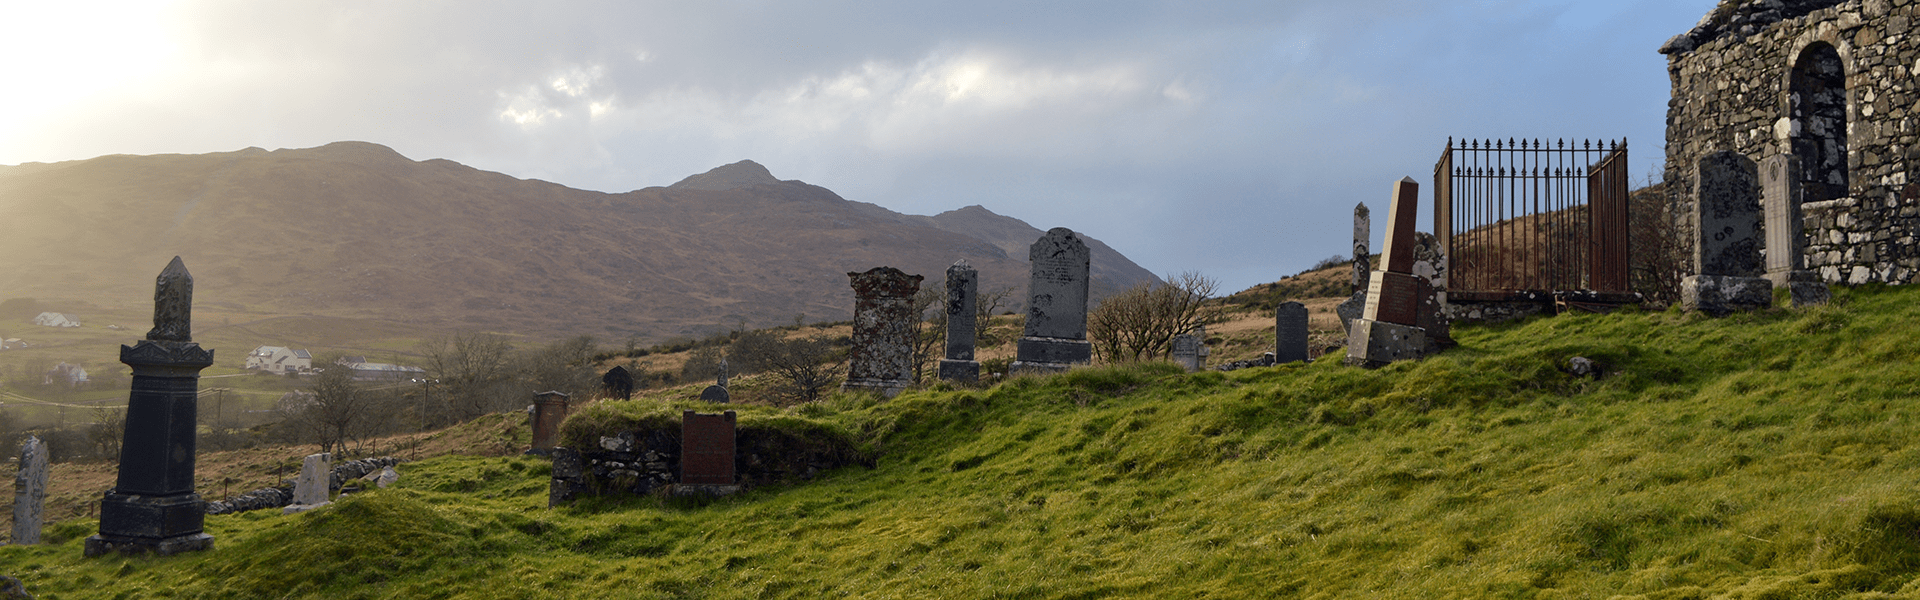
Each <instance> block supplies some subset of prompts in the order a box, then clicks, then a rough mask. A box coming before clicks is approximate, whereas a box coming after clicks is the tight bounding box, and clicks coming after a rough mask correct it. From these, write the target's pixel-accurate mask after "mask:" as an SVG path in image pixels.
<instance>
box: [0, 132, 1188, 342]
mask: <svg viewBox="0 0 1920 600" xmlns="http://www.w3.org/2000/svg"><path fill="white" fill-rule="evenodd" d="M0 215H5V218H4V219H0V256H4V257H5V258H4V261H5V264H6V268H5V269H3V270H0V299H5V298H21V297H31V298H36V299H40V300H41V301H42V304H43V305H47V304H48V302H49V301H52V302H53V303H54V304H56V305H57V303H58V302H59V299H67V300H72V301H79V302H80V303H86V304H90V305H93V306H99V307H111V308H115V309H134V308H138V307H139V305H141V304H142V303H145V302H150V300H151V297H152V282H153V277H154V275H156V274H157V273H158V272H159V270H160V268H161V267H162V266H164V265H165V264H166V262H167V260H168V259H170V258H171V257H173V256H174V255H180V256H182V257H183V258H184V259H185V261H186V264H187V266H188V268H189V269H191V270H192V271H193V273H194V276H195V279H196V283H197V289H196V301H197V303H198V304H200V305H202V306H206V307H212V308H217V309H219V310H221V311H223V312H229V313H250V314H260V315H315V316H322V317H346V318H352V319H368V320H376V321H387V322H391V323H393V324H394V325H395V326H396V327H399V326H404V327H406V328H408V329H418V328H425V329H431V330H441V331H449V330H472V331H500V332H512V333H520V334H526V335H530V336H534V337H553V336H561V335H571V334H590V335H595V336H597V337H600V338H602V339H623V338H639V339H642V340H658V339H662V338H665V337H670V336H676V335H699V334H702V333H706V332H710V331H713V330H717V329H722V328H729V327H734V326H737V325H740V324H743V323H744V324H745V325H747V326H751V327H760V326H768V325H775V324H782V323H790V322H792V321H793V320H794V319H795V318H802V319H804V320H808V321H820V320H837V319H844V318H847V316H848V315H849V314H850V313H851V310H852V302H853V300H852V294H851V292H850V290H849V288H848V285H847V277H846V273H847V272H850V271H864V270H866V269H868V268H872V267H875V266H881V265H888V266H894V267H898V268H900V269H902V270H905V271H907V272H909V273H916V274H921V275H924V276H926V277H927V280H926V284H923V285H939V283H940V281H941V280H942V277H943V276H944V273H945V270H946V267H947V266H948V265H950V264H952V263H953V262H954V261H956V260H963V259H964V260H966V261H968V262H969V263H970V264H972V265H973V267H974V268H976V269H978V270H979V271H980V272H981V277H982V282H983V283H982V285H983V288H1000V287H1005V286H1017V287H1019V288H1021V290H1024V283H1025V279H1026V274H1027V264H1026V245H1027V244H1028V243H1031V242H1032V241H1033V240H1034V239H1036V238H1038V237H1039V236H1040V235H1041V233H1042V229H1043V228H1044V227H1053V226H1065V227H1069V228H1071V227H1072V226H1073V224H1072V223H1049V224H1041V226H1040V227H1036V226H1034V225H1029V224H1027V223H1025V222H1022V221H1020V220H1018V219H1013V218H1010V217H1005V216H1001V215H997V214H994V213H992V212H991V211H988V210H986V209H985V208H981V207H979V206H969V207H966V208H961V209H957V210H952V211H948V212H945V213H941V214H939V215H934V216H916V215H903V214H899V213H895V212H893V211H890V210H887V209H885V208H882V207H880V206H877V205H873V204H868V203H864V202H855V201H850V200H847V199H844V198H841V197H840V196H839V195H837V194H835V193H834V192H832V191H831V190H828V189H826V188H822V187H819V186H815V185H810V184H807V183H804V182H800V181H791V180H789V181H782V180H779V179H777V178H775V177H774V176H773V175H772V174H771V173H770V172H769V171H768V170H767V169H766V168H765V167H763V166H761V165H759V164H756V163H753V162H750V161H741V162H738V163H734V164H730V165H725V166H722V167H719V168H716V169H714V170H712V171H708V172H706V173H702V174H698V175H693V176H691V177H688V178H686V179H684V180H682V181H680V182H679V183H675V184H673V185H671V186H667V187H649V188H645V189H641V190H636V191H632V192H626V193H620V194H608V193H602V192H593V191H586V190H578V189H572V188H568V187H565V186H561V185H557V184H553V183H548V182H544V181H537V180H524V179H517V178H514V177H511V176H508V175H504V174H500V173H493V172H488V171H481V170H478V169H474V168H471V167H467V166H465V165H461V164H459V163H455V162H452V161H447V160H426V161H414V160H411V159H408V158H406V157H404V156H401V155H400V154H398V153H396V152H394V151H392V150H391V149H388V148H386V147H383V146H379V145H376V144H370V143H363V142H339V143H334V144H329V145H326V146H322V147H319V148H308V149H290V150H276V151H271V152H270V151H266V150H261V149H258V148H249V149H246V150H241V151H236V152H225V153H215V154H201V155H155V156H126V155H114V156H103V157H99V158H94V159H90V160H83V161H72V162H63V163H53V164H39V163H31V164H25V165H19V166H11V167H0ZM1089 243H1090V245H1092V246H1093V278H1094V286H1095V288H1096V290H1095V293H1096V295H1098V294H1099V293H1101V292H1102V291H1112V290H1117V289H1121V288H1124V287H1127V286H1131V285H1134V284H1137V283H1139V282H1143V281H1155V280H1157V278H1155V277H1154V275H1153V274H1152V273H1150V272H1148V271H1146V270H1145V269H1143V268H1141V267H1140V266H1138V265H1136V264H1134V263H1133V262H1132V261H1130V260H1128V259H1127V258H1126V257H1124V256H1122V255H1120V254H1119V253H1118V252H1116V251H1114V250H1113V249H1112V248H1110V247H1107V246H1106V245H1105V244H1103V243H1100V242H1098V241H1096V240H1091V239H1089ZM1022 294H1024V291H1019V292H1016V294H1015V297H1020V296H1021V295H1022ZM50 308H57V306H50Z"/></svg>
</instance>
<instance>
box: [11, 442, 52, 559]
mask: <svg viewBox="0 0 1920 600" xmlns="http://www.w3.org/2000/svg"><path fill="white" fill-rule="evenodd" d="M46 505H47V445H46V444H45V443H44V442H41V441H40V438H38V437H34V436H27V443H25V444H21V445H20V473H19V474H17V475H15V476H14V478H13V543H15V544H21V545H28V544H38V543H40V524H41V521H42V520H43V519H44V518H45V511H46Z"/></svg>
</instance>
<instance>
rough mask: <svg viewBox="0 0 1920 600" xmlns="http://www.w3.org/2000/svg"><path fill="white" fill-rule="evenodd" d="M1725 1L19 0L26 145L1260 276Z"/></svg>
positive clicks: (1618, 127)
mask: <svg viewBox="0 0 1920 600" xmlns="http://www.w3.org/2000/svg"><path fill="white" fill-rule="evenodd" d="M1714 4H1715V1H1714V0H1457V1H1454V2H1432V1H1430V0H1252V1H1245V2H1242V1H1234V0H1219V1H1182V2H1151V1H1130V0H1103V1H1098V2H1080V1H1068V2H1057V1H1056V2H1032V1H1031V0H1020V1H1004V0H973V1H969V2H943V3H933V2H914V1H901V0H889V1H873V2H852V1H841V0H817V1H811V2H748V1H733V0H703V1H701V2H684V1H674V2H666V1H659V2H655V1H585V0H542V1H540V2H517V1H488V0H414V1H404V2H394V1H391V0H324V1H314V0H286V1H275V2H257V1H252V0H239V1H227V0H175V1H157V0H137V1H116V2H89V1H86V0H72V1H64V2H33V1H27V0H0V52H4V54H5V55H6V56H10V57H14V58H12V59H9V60H8V61H6V62H5V64H0V77H4V80H5V81H6V82H7V85H6V87H5V88H0V90H4V92H0V164H9V165H10V164H19V163H25V162H55V161H63V160H76V159H85V158H91V157H95V156H101V155H106V154H163V153H205V152H225V151H232V150H239V149H242V148H246V147H250V146H257V147H261V148H267V149H278V148H309V147H314V146H320V145H324V144H327V143H330V142H335V141H342V140H357V141H367V142H374V143H378V144H383V145H386V146H389V147H391V148H393V149H395V150H396V151H399V152H400V153H401V154H404V155H406V156H407V157H409V158H412V159H415V160H427V159H433V158H444V159H449V160H454V161H457V162H460V163H464V164H467V165H470V166H473V167H476V168H480V169H485V170H490V171H498V172H501V173H506V174H508V175H512V176H515V177H520V178H528V179H542V180H546V181H552V182H555V183H560V184H563V185H567V186H571V187H575V188H581V189H588V190H598V191H604V192H623V191H628V190H634V189H639V188H643V187H649V186H661V185H669V184H672V183H673V182H675V181H678V180H680V179H682V178H684V177H686V176H688V175H692V174H695V173H700V172H703V171H706V170H708V169H711V168H713V167H716V166H719V165H723V164H727V163H731V162H735V161H738V160H742V159H751V160H753V161H755V162H758V163H760V164H762V165H765V166H766V167H767V168H768V169H770V170H771V171H772V172H773V174H774V175H775V176H776V177H779V178H781V179H798V180H802V181H806V182H808V183H812V184H815V185H820V186H824V187H826V188H828V189H831V190H834V191H835V192H837V193H839V194H840V195H841V196H842V197H845V198H847V199H849V200H856V201H861V202H870V203H874V204H878V205H881V206H884V207H887V208H890V209H893V210H895V211H899V212H902V213H908V214H922V215H932V214H937V213H940V212H943V211H947V210H953V209H957V208H960V207H963V206H968V205H974V204H978V205H982V206H985V207H986V208H987V209H989V210H992V211H994V212H996V213H1000V214H1003V215H1009V216H1013V217H1016V218H1019V219H1022V220H1025V221H1026V222H1028V223H1030V224H1032V225H1034V226H1035V227H1038V228H1041V229H1048V228H1052V227H1068V228H1071V229H1073V230H1075V231H1079V232H1082V233H1085V234H1087V235H1090V236H1092V237H1094V238H1097V239H1100V240H1102V241H1105V242H1107V243H1108V244H1109V245H1111V246H1113V247H1114V248H1115V249H1117V250H1119V251H1120V252H1121V253H1123V254H1125V255H1126V256H1127V257H1129V258H1131V259H1133V260H1134V261H1135V262H1137V263H1139V264H1140V265H1141V266H1143V267H1146V268H1147V269H1148V270H1151V271H1153V272H1155V273H1158V274H1162V275H1165V274H1171V273H1180V272H1186V271H1198V272H1200V273H1201V274H1203V275H1205V276H1208V277H1211V278H1214V279H1216V280H1218V281H1219V282H1220V286H1219V287H1220V289H1221V290H1223V291H1226V292H1231V291H1237V290H1240V289H1244V288H1246V287H1249V286H1252V285H1256V284H1259V283H1264V282H1270V281H1275V280H1278V279H1279V278H1281V277H1283V276H1287V275H1292V274H1294V273H1298V272H1300V271H1302V270H1304V269H1306V268H1308V267H1310V266H1312V265H1313V264H1314V263H1316V262H1318V261H1320V260H1321V259H1325V258H1328V257H1331V256H1334V255H1345V254H1347V253H1348V252H1349V251H1350V247H1349V242H1350V239H1349V238H1350V235H1351V232H1352V226H1351V215H1352V209H1353V206H1354V204H1356V203H1360V202H1365V203H1367V205H1368V206H1369V207H1370V208H1372V209H1373V210H1374V212H1375V215H1376V219H1375V223H1374V227H1373V236H1374V243H1373V244H1372V247H1375V248H1378V247H1380V246H1379V240H1380V238H1381V236H1382V234H1383V233H1384V229H1385V226H1386V223H1385V219H1384V215H1385V212H1384V210H1385V206H1386V203H1387V200H1388V197H1389V192H1390V191H1391V186H1392V183H1393V182H1395V181H1398V180H1399V179H1400V178H1402V177H1406V176H1411V177H1413V178H1414V179H1415V180H1416V181H1420V182H1423V184H1424V185H1423V189H1422V191H1421V199H1422V203H1423V206H1422V209H1423V210H1422V215H1423V216H1422V217H1421V220H1420V229H1421V230H1422V231H1430V230H1431V228H1432V224H1431V218H1430V217H1429V216H1427V215H1429V214H1430V212H1429V211H1428V210H1427V209H1428V208H1430V207H1428V206H1426V204H1429V203H1430V202H1431V198H1432V196H1431V190H1429V189H1424V188H1425V187H1430V183H1427V182H1431V180H1432V179H1431V178H1432V173H1433V164H1434V162H1435V160H1437V159H1438V158H1439V155H1440V152H1441V150H1442V148H1443V147H1444V146H1445V144H1446V143H1447V140H1448V138H1449V137H1453V138H1540V139H1555V138H1565V139H1609V140H1618V139H1622V138H1624V139H1626V140H1628V144H1629V156H1630V159H1631V163H1632V169H1633V173H1634V177H1635V179H1636V180H1637V181H1640V182H1642V183H1644V182H1647V181H1650V180H1653V179H1657V178H1658V177H1659V175H1658V172H1657V169H1658V165H1659V164H1661V163H1662V162H1663V161H1664V148H1663V139H1662V138H1663V137H1664V134H1665V118H1666V104H1667V99H1668V97H1669V92H1670V82H1669V79H1668V75H1667V71H1666V59H1665V58H1666V57H1664V56H1661V55H1660V54H1658V53H1657V52H1656V50H1657V49H1658V48H1659V47H1660V45H1661V44H1662V43H1663V42H1665V41H1666V40H1667V39H1668V38H1670V37H1672V36H1674V35H1676V34H1679V33H1683V32H1685V31H1687V30H1688V29H1690V28H1692V27H1693V26H1694V24H1695V23H1697V22H1698V21H1699V20H1700V18H1701V17H1702V16H1703V15H1705V14H1706V13H1707V11H1708V10H1710V9H1712V8H1713V5H1714Z"/></svg>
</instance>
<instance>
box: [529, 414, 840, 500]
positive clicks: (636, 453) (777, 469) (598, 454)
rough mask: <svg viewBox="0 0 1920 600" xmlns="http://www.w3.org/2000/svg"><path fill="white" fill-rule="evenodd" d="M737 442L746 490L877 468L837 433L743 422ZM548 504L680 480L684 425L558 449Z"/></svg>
mask: <svg viewBox="0 0 1920 600" xmlns="http://www.w3.org/2000/svg"><path fill="white" fill-rule="evenodd" d="M738 431H739V433H738V438H737V439H736V442H735V446H734V448H735V452H736V454H735V458H734V472H735V473H737V474H738V478H739V481H738V483H739V484H740V485H741V486H743V487H746V488H753V487H758V486H763V485H771V484H782V483H797V482H801V481H807V480H811V479H813V478H814V477H815V476H816V475H819V474H820V472H821V471H827V470H831V469H837V468H840V467H845V466H849V465H864V466H866V467H869V468H871V467H873V466H874V465H875V462H874V459H873V458H872V457H869V456H867V455H865V454H862V453H860V452H859V451H858V450H856V449H855V448H854V447H853V445H852V444H851V443H850V442H847V441H846V440H841V439H837V438H834V437H832V436H822V435H807V434H804V433H796V432H792V431H787V430H783V429H778V428H773V427H764V426H758V425H749V424H742V425H741V426H740V428H739V430H738ZM552 456H553V481H552V484H551V486H550V487H549V495H548V499H547V502H548V505H549V506H558V505H560V504H564V503H567V502H570V501H572V500H573V499H574V498H578V497H580V496H602V495H613V494H635V495H647V494H652V493H654V492H655V491H664V490H666V489H667V488H668V486H671V485H673V484H675V483H679V481H680V425H679V424H678V423H675V424H673V425H672V427H671V428H650V429H640V430H629V431H622V432H620V433H618V434H616V435H612V436H602V437H601V438H600V444H599V446H598V447H594V448H566V447H560V448H554V449H553V454H552Z"/></svg>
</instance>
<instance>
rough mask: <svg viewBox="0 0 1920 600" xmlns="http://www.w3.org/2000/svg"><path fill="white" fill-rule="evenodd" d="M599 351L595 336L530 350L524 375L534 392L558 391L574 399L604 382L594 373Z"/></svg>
mask: <svg viewBox="0 0 1920 600" xmlns="http://www.w3.org/2000/svg"><path fill="white" fill-rule="evenodd" d="M595 351H596V349H595V348H594V345H593V336H587V335H581V336H574V337H571V338H567V339H564V340H560V341H557V342H554V343H551V344H548V345H546V346H544V347H541V348H537V349H534V350H530V351H528V352H526V353H525V354H524V355H522V358H521V360H520V368H521V371H522V375H521V376H522V377H523V378H524V379H525V380H526V383H527V384H528V386H529V387H531V388H532V391H534V392H544V391H547V390H557V391H560V392H564V393H566V394H567V395H570V396H571V395H577V394H581V393H584V392H587V391H590V390H592V389H594V386H596V385H598V384H599V381H600V379H599V376H598V374H596V373H594V372H593V355H594V353H595ZM582 398H584V396H582Z"/></svg>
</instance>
